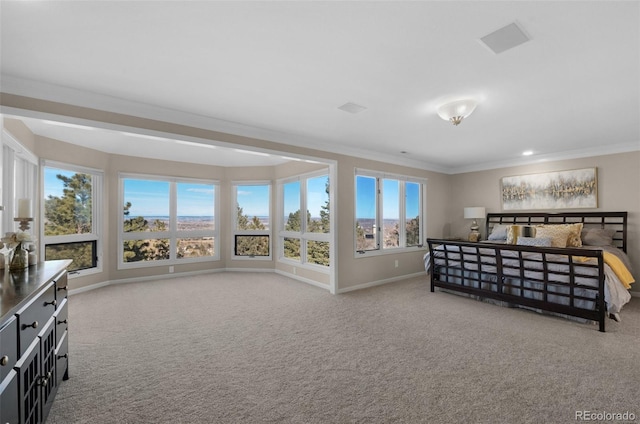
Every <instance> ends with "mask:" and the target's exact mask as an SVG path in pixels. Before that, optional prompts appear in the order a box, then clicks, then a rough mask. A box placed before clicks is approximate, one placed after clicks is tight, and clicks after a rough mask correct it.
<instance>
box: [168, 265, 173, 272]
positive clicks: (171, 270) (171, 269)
mask: <svg viewBox="0 0 640 424" xmlns="http://www.w3.org/2000/svg"><path fill="white" fill-rule="evenodd" d="M172 273H173V265H171V266H169V274H172Z"/></svg>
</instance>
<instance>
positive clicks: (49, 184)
mask: <svg viewBox="0 0 640 424" xmlns="http://www.w3.org/2000/svg"><path fill="white" fill-rule="evenodd" d="M57 174H62V175H65V176H67V177H71V176H72V175H74V174H75V171H65V170H60V169H55V168H49V167H45V171H44V180H45V184H44V186H45V198H48V197H49V196H50V195H51V196H57V197H60V196H62V192H63V188H64V185H63V184H62V181H60V180H59V179H58V178H56V175H57ZM327 178H328V176H326V175H325V176H321V177H315V178H308V179H306V182H307V203H308V209H309V211H310V212H311V216H312V217H319V216H320V210H321V206H324V205H325V203H326V201H327V199H328V197H327V193H326V190H325V184H326V182H327ZM303 181H304V180H303ZM124 189H125V199H124V202H125V203H126V202H131V208H130V210H129V211H130V216H168V215H169V183H168V182H166V181H154V180H140V179H125V183H124ZM291 189H294V190H296V191H297V193H298V194H297V195H296V196H293V195H291V192H290V191H288V190H291ZM299 193H300V182H296V183H292V184H287V185H285V216H286V215H288V214H289V212H290V211H291V212H295V211H297V210H298V209H300V195H299ZM177 196H178V210H177V214H178V216H213V213H212V211H213V208H214V197H215V187H214V186H213V185H210V184H194V183H177ZM237 200H238V203H239V204H240V207H242V209H243V213H244V214H245V215H248V216H250V217H253V216H258V217H264V216H269V186H268V185H240V186H238V190H237Z"/></svg>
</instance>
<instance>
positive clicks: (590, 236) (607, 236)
mask: <svg viewBox="0 0 640 424" xmlns="http://www.w3.org/2000/svg"><path fill="white" fill-rule="evenodd" d="M615 233H616V230H612V229H611V228H585V229H584V230H582V233H581V237H582V244H584V245H586V246H612V245H613V235H614V234H615Z"/></svg>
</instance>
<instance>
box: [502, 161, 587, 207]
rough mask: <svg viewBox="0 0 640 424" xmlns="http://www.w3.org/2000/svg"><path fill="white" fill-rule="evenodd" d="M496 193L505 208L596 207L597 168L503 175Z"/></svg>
mask: <svg viewBox="0 0 640 424" xmlns="http://www.w3.org/2000/svg"><path fill="white" fill-rule="evenodd" d="M500 192H501V196H502V209H503V210H505V211H512V210H535V209H578V208H580V209H581V208H597V207H598V173H597V168H582V169H572V170H567V171H554V172H544V173H538V174H528V175H516V176H509V177H503V178H502V180H501V190H500Z"/></svg>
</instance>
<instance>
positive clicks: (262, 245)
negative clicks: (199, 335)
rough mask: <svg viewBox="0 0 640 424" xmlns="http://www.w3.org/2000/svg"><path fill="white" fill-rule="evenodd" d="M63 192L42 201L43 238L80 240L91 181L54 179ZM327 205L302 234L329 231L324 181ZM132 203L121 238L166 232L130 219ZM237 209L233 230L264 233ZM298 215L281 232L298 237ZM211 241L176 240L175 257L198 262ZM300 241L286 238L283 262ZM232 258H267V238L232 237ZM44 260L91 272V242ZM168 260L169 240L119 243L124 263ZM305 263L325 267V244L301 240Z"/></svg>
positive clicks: (87, 222) (59, 249) (51, 250)
mask: <svg viewBox="0 0 640 424" xmlns="http://www.w3.org/2000/svg"><path fill="white" fill-rule="evenodd" d="M56 178H58V179H59V180H60V181H61V182H62V184H63V186H64V189H63V194H62V195H61V196H54V195H49V196H48V198H47V199H45V203H44V209H45V222H44V232H45V236H60V235H73V234H85V233H91V232H92V230H93V229H92V216H93V215H92V214H93V211H92V176H91V175H90V174H83V173H76V174H74V175H72V176H65V175H62V174H58V175H56ZM325 191H326V193H327V200H326V202H325V203H324V204H323V205H322V206H321V207H320V211H319V215H320V216H319V217H312V216H311V212H310V211H308V210H307V213H306V232H308V233H328V232H329V231H330V212H329V209H330V202H329V198H328V195H329V181H328V180H327V182H326V185H325ZM131 206H132V205H131V202H126V204H125V205H124V207H123V214H124V221H123V230H124V232H125V233H141V232H142V233H148V232H166V231H169V229H168V225H167V222H166V221H163V220H161V219H154V220H153V221H149V220H147V219H146V218H145V217H143V216H135V217H134V216H129V215H130V210H131ZM236 208H237V211H236V212H237V229H238V230H267V229H268V228H267V226H265V224H264V223H263V222H262V221H261V220H260V218H259V217H257V216H254V217H249V216H248V215H246V214H245V213H244V211H243V209H242V208H241V207H240V205H239V204H236ZM300 212H301V211H300V210H297V211H295V212H292V213H290V214H289V217H288V219H287V222H286V223H285V230H287V231H292V232H300V231H301V227H302V219H301V213H300ZM213 249H214V239H213V237H200V238H180V239H178V240H177V257H178V258H186V257H202V256H208V255H212V254H213ZM300 251H301V239H300V238H296V237H290V238H285V240H284V256H285V257H287V258H290V259H296V260H299V259H300ZM236 254H237V255H241V256H269V236H268V235H264V234H259V233H258V234H256V235H252V234H239V235H238V236H237V237H236ZM45 256H46V259H48V260H52V259H67V258H70V259H73V263H72V265H71V267H70V269H71V270H77V269H84V268H90V267H94V266H95V259H96V242H95V241H94V240H92V241H88V242H84V241H81V242H78V241H73V242H70V243H62V244H48V245H47V246H46V249H45ZM169 258H170V240H169V239H168V238H157V239H154V238H142V239H135V240H125V241H123V260H124V262H140V261H155V260H166V259H169ZM306 261H307V262H308V263H313V264H318V265H323V266H329V243H328V242H326V241H317V240H306Z"/></svg>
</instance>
